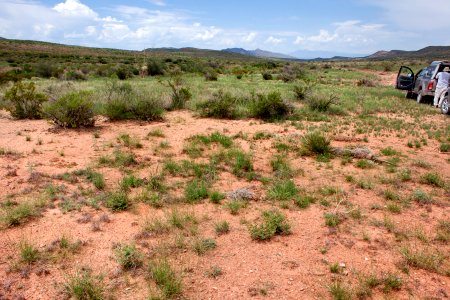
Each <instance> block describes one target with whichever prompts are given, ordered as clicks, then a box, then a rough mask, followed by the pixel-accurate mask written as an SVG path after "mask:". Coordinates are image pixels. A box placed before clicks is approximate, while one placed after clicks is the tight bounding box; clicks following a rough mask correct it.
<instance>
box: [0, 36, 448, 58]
mask: <svg viewBox="0 0 450 300" xmlns="http://www.w3.org/2000/svg"><path fill="white" fill-rule="evenodd" d="M0 41H1V42H0V50H2V49H3V50H4V49H10V50H14V51H19V50H20V51H22V50H23V51H26V50H27V49H33V50H37V49H40V50H42V51H45V52H53V51H58V52H61V51H62V52H71V51H73V50H74V49H76V50H77V51H78V52H83V53H84V52H86V53H97V54H100V53H104V54H107V53H111V52H114V53H116V54H121V55H126V54H128V53H138V52H140V51H130V50H120V49H108V48H92V47H83V46H70V45H63V44H55V43H49V42H41V41H27V40H11V39H6V38H3V37H0ZM143 51H144V52H154V53H155V54H156V55H164V53H177V52H179V53H180V54H183V55H188V56H193V57H205V56H210V57H228V58H234V59H240V60H246V59H249V57H251V58H253V59H258V58H267V59H285V60H299V61H300V60H303V61H321V60H324V61H325V60H351V59H374V60H376V59H407V58H421V59H429V60H450V46H429V47H425V48H423V49H419V50H417V51H404V50H391V51H378V52H375V53H374V54H372V55H368V56H359V57H356V56H355V55H354V54H349V53H337V52H326V51H309V50H299V51H296V52H293V53H291V54H290V55H287V54H282V53H276V52H270V51H266V50H261V49H256V50H246V49H243V48H228V49H224V50H211V49H199V48H193V47H184V48H173V47H166V48H148V49H145V50H143Z"/></svg>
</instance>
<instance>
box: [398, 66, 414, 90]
mask: <svg viewBox="0 0 450 300" xmlns="http://www.w3.org/2000/svg"><path fill="white" fill-rule="evenodd" d="M415 81H416V76H415V75H414V72H413V71H412V70H411V69H410V68H408V67H405V66H402V67H400V70H399V71H398V75H397V84H396V86H395V88H396V89H399V90H406V91H411V90H412V89H413V88H414V84H415Z"/></svg>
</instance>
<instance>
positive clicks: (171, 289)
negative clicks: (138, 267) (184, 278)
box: [149, 260, 182, 298]
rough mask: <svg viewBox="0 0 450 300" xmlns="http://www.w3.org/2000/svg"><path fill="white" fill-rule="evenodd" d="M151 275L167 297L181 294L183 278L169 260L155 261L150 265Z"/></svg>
mask: <svg viewBox="0 0 450 300" xmlns="http://www.w3.org/2000/svg"><path fill="white" fill-rule="evenodd" d="M149 275H150V277H151V278H152V279H153V280H154V281H155V283H156V284H157V285H158V287H159V288H160V289H161V291H162V293H163V295H164V296H165V297H166V298H173V297H174V296H176V295H179V294H181V290H182V282H181V279H180V278H179V277H178V276H177V274H176V273H175V271H174V270H173V269H172V267H171V266H170V264H169V262H168V261H167V260H159V261H155V262H153V263H152V264H151V265H150V267H149Z"/></svg>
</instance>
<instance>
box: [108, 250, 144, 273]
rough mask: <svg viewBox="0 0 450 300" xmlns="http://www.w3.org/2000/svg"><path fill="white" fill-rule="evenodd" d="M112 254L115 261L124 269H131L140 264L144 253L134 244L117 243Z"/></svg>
mask: <svg viewBox="0 0 450 300" xmlns="http://www.w3.org/2000/svg"><path fill="white" fill-rule="evenodd" d="M114 254H115V257H116V260H117V262H118V263H119V265H120V266H121V267H122V269H124V270H133V269H137V268H139V267H141V266H142V264H143V262H144V255H143V254H142V253H141V252H140V251H139V250H138V249H137V248H136V245H134V244H132V245H119V246H118V247H117V248H116V249H115V250H114Z"/></svg>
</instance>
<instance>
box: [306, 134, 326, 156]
mask: <svg viewBox="0 0 450 300" xmlns="http://www.w3.org/2000/svg"><path fill="white" fill-rule="evenodd" d="M301 150H302V152H303V154H305V155H313V154H316V155H329V154H331V146H330V140H329V139H328V138H327V137H326V136H324V135H323V134H321V133H320V132H318V131H314V132H310V133H308V134H306V135H305V136H304V137H303V138H302V149H301Z"/></svg>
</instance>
